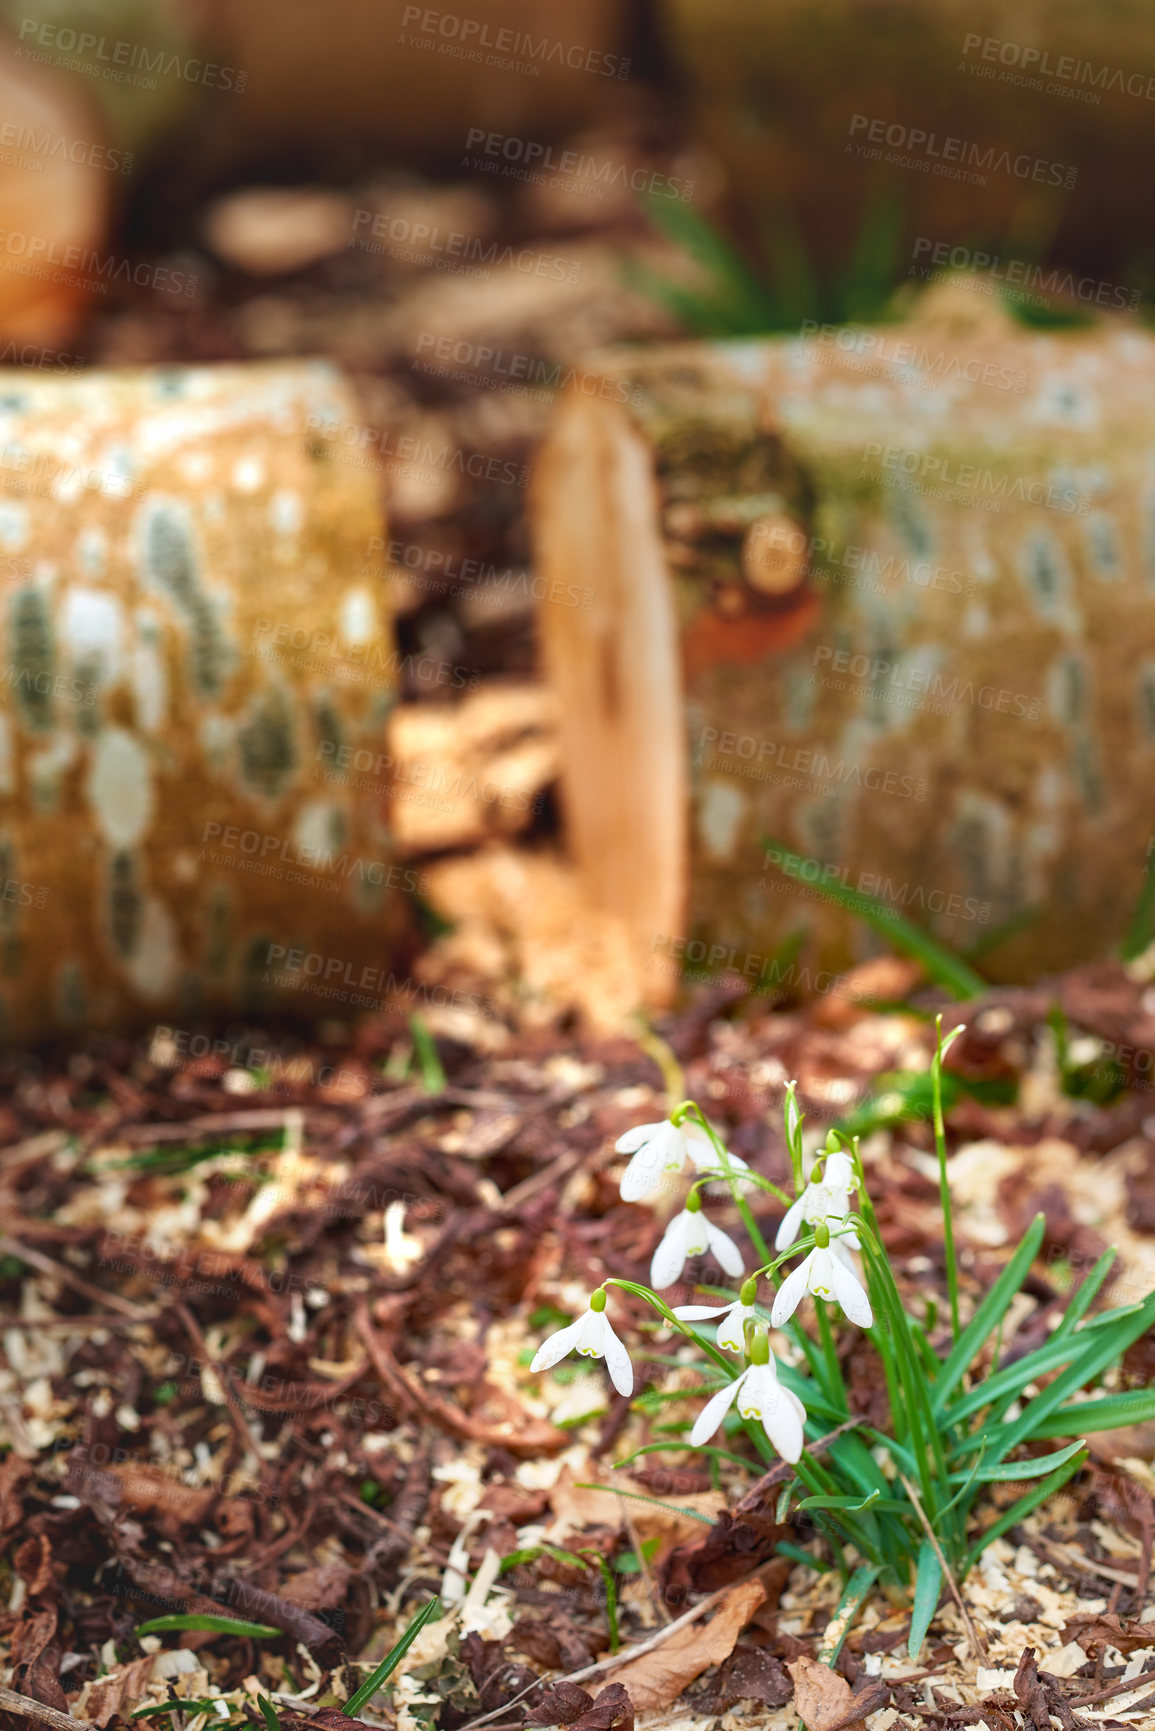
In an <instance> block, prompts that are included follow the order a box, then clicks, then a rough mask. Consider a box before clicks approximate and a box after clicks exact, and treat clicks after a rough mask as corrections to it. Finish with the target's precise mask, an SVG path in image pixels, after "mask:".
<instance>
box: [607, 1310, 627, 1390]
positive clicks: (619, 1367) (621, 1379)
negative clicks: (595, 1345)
mask: <svg viewBox="0 0 1155 1731" xmlns="http://www.w3.org/2000/svg"><path fill="white" fill-rule="evenodd" d="M603 1351H604V1353H605V1360H606V1369H607V1370H608V1371H609V1373H610V1381H611V1382H612V1383H613V1385H614V1387H615V1388H616V1389H617V1391H618V1393H619V1394H624V1395H631V1394H633V1392H634V1367H633V1365H632V1364H631V1363H630V1355H629V1353H628V1352H627V1351H626V1349H625V1347H624V1346H623V1345H622V1343H621V1341H620V1340H619V1339H618V1337H617V1335H616V1334H615V1333H614V1331H613V1327H612V1325H611V1324H610V1323H609V1322H606V1324H605V1329H604V1331H603Z"/></svg>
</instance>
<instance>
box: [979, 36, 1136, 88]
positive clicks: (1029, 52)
mask: <svg viewBox="0 0 1155 1731" xmlns="http://www.w3.org/2000/svg"><path fill="white" fill-rule="evenodd" d="M976 48H977V49H979V50H980V58H981V59H983V60H986V61H995V62H997V63H998V64H999V65H1001V66H1003V67H1016V68H1018V69H1019V71H1020V72H1021V73H1029V74H1031V76H1030V77H1028V78H1023V77H1019V78H1016V79H1015V80H1014V82H1015V83H1017V84H1021V85H1024V86H1026V88H1028V89H1030V90H1043V89H1046V90H1047V92H1048V94H1062V95H1065V96H1074V95H1080V96H1081V97H1082V98H1083V99H1084V100H1093V101H1096V102H1097V101H1098V96H1097V95H1094V94H1093V93H1092V92H1090V91H1086V90H1084V89H1080V88H1079V87H1081V86H1085V85H1088V84H1091V85H1094V86H1095V89H1096V91H1098V90H1118V91H1119V92H1120V93H1121V94H1123V95H1125V96H1138V97H1142V99H1143V100H1144V101H1145V102H1152V101H1155V76H1152V75H1151V74H1150V73H1147V72H1124V71H1123V70H1122V68H1121V67H1115V68H1114V69H1113V70H1112V68H1111V67H1109V66H1093V65H1092V64H1091V62H1090V61H1089V60H1076V59H1075V58H1074V57H1073V56H1072V55H1070V54H1059V55H1053V54H1052V53H1051V51H1050V49H1049V48H1031V47H1027V46H1026V45H1025V44H1020V43H1018V42H1004V41H1002V40H1000V38H999V37H997V36H978V35H976V34H974V33H971V34H968V35H966V36H964V37H963V48H962V51H963V56H964V58H967V57H969V56H970V55H971V54H972V53H973V52H974V51H975V49H976ZM967 70H968V71H973V70H978V68H974V67H968V68H967ZM988 76H994V72H993V69H992V72H991V73H990V74H988ZM1045 78H1053V79H1054V80H1055V81H1056V82H1055V84H1054V85H1046V86H1045V85H1044V84H1043V79H1045ZM1072 85H1074V86H1075V87H1076V88H1075V89H1071V88H1069V87H1070V86H1072ZM1064 87H1067V88H1064Z"/></svg>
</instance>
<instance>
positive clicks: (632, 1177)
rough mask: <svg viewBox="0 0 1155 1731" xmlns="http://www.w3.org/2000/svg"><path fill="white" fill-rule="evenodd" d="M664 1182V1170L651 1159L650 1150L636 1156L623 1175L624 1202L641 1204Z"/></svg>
mask: <svg viewBox="0 0 1155 1731" xmlns="http://www.w3.org/2000/svg"><path fill="white" fill-rule="evenodd" d="M661 1182H662V1168H661V1167H660V1166H658V1165H656V1164H655V1163H654V1162H653V1161H652V1160H651V1159H650V1158H649V1149H648V1148H643V1149H642V1150H641V1152H640V1153H638V1154H635V1155H634V1157H633V1159H632V1160H631V1161H630V1163H629V1165H628V1166H627V1167H626V1169H625V1171H624V1172H623V1173H622V1182H621V1186H620V1194H621V1198H622V1201H623V1202H640V1201H641V1200H642V1198H643V1197H645V1196H652V1195H653V1193H654V1191H655V1190H656V1189H657V1188H658V1186H659V1184H661Z"/></svg>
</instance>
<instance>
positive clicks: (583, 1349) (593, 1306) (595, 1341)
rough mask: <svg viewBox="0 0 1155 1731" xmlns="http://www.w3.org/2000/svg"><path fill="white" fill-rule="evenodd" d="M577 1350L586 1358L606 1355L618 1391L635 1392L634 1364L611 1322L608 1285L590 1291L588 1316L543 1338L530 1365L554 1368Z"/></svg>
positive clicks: (540, 1367) (533, 1367)
mask: <svg viewBox="0 0 1155 1731" xmlns="http://www.w3.org/2000/svg"><path fill="white" fill-rule="evenodd" d="M575 1351H576V1352H577V1353H578V1354H579V1355H580V1356H581V1357H582V1358H604V1359H605V1361H606V1369H607V1370H608V1371H609V1373H610V1381H611V1382H612V1383H613V1385H614V1387H615V1388H616V1389H617V1391H618V1393H619V1394H633V1392H634V1367H633V1365H632V1364H631V1363H630V1355H629V1353H628V1352H627V1351H626V1349H625V1347H624V1346H623V1345H622V1343H621V1341H620V1340H619V1339H618V1337H617V1335H616V1334H615V1333H614V1331H613V1329H612V1328H611V1326H610V1319H609V1317H608V1316H607V1315H606V1289H605V1287H604V1286H599V1287H598V1289H597V1291H596V1292H594V1293H591V1294H590V1301H589V1306H588V1308H587V1310H586V1312H585V1314H584V1316H579V1317H578V1319H577V1321H576V1322H571V1323H570V1325H569V1327H568V1328H559V1329H558V1331H557V1333H556V1334H551V1335H550V1337H549V1339H548V1340H543V1341H542V1343H541V1345H540V1346H539V1347H538V1349H537V1352H536V1353H535V1354H534V1359H533V1363H532V1364H531V1365H530V1367H529V1368H530V1370H531V1371H537V1370H552V1369H553V1367H554V1365H555V1364H560V1363H561V1361H562V1359H563V1358H564V1357H565V1356H566V1354H567V1353H569V1352H575Z"/></svg>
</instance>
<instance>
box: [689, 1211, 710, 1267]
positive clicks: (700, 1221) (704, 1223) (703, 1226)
mask: <svg viewBox="0 0 1155 1731" xmlns="http://www.w3.org/2000/svg"><path fill="white" fill-rule="evenodd" d="M682 1218H683V1220H684V1221H685V1223H686V1230H685V1233H684V1235H683V1242H684V1243H685V1246H686V1255H687V1257H690V1256H705V1255H706V1253H707V1251H708V1250H709V1248H710V1234H711V1232H712V1231H713V1228H712V1227H711V1225H710V1222H709V1221H708V1220H707V1219H706V1216H705V1215H704V1214H703V1213H702V1212H701V1210H700V1209H699V1210H698V1212H697V1213H695V1214H692V1213H691V1212H690V1210H689V1209H688V1208H687V1209H686V1210H685V1212H684V1214H683V1216H682Z"/></svg>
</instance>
